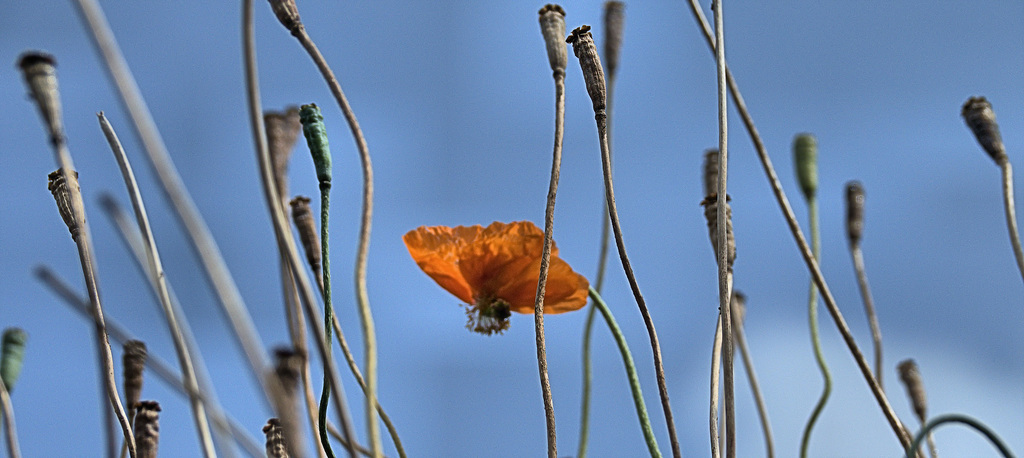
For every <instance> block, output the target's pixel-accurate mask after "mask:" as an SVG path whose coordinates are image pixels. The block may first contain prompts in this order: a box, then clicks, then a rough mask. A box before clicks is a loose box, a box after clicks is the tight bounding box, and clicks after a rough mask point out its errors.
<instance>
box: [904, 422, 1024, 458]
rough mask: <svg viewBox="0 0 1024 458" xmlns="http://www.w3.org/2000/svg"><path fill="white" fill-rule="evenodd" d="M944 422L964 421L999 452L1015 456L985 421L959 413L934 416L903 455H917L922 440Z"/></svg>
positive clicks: (1005, 455)
mask: <svg viewBox="0 0 1024 458" xmlns="http://www.w3.org/2000/svg"><path fill="white" fill-rule="evenodd" d="M944 423H963V424H965V425H967V426H970V427H971V428H974V429H975V430H977V431H978V432H979V433H981V434H982V435H984V436H985V437H986V438H987V439H988V440H989V442H992V445H994V446H995V447H996V449H997V450H999V453H1001V454H1002V455H1003V456H1004V457H1006V458H1013V456H1014V455H1013V452H1012V451H1010V447H1008V446H1007V445H1006V443H1005V442H1003V440H1002V439H1001V438H1000V437H999V435H997V434H996V433H995V431H992V429H991V428H989V427H988V426H986V425H985V424H984V423H982V422H980V421H978V420H976V419H974V418H971V417H969V416H967V415H963V414H958V413H951V414H946V415H939V416H937V417H935V418H932V419H931V420H930V421H929V422H928V424H926V425H924V426H923V427H922V428H921V430H920V431H918V432H917V435H916V436H914V441H913V442H911V444H910V445H909V446H908V447H907V453H906V455H903V456H905V457H909V456H915V455H917V453H918V449H920V448H921V441H923V440H924V439H925V437H927V436H928V435H929V434H931V431H932V430H933V429H935V428H937V427H938V426H939V425H942V424H944Z"/></svg>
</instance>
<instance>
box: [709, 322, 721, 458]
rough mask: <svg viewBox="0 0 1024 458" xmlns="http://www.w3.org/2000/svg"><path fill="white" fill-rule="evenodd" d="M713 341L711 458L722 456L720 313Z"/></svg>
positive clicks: (710, 420)
mask: <svg viewBox="0 0 1024 458" xmlns="http://www.w3.org/2000/svg"><path fill="white" fill-rule="evenodd" d="M715 323H716V324H715V340H714V343H713V344H712V345H711V409H710V413H709V417H708V424H709V426H710V431H711V458H719V457H721V456H722V445H723V444H722V443H721V442H722V435H721V434H720V433H719V432H718V404H719V386H721V373H722V313H721V312H719V313H718V319H716V320H715Z"/></svg>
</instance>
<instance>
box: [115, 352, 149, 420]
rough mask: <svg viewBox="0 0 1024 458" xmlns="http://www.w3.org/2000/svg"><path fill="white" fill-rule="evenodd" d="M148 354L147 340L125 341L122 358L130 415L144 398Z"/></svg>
mask: <svg viewBox="0 0 1024 458" xmlns="http://www.w3.org/2000/svg"><path fill="white" fill-rule="evenodd" d="M147 355H148V353H147V352H146V343H145V342H143V341H141V340H129V341H127V342H125V343H124V355H123V356H122V357H121V360H122V365H123V366H124V398H125V406H126V407H128V411H129V415H128V416H129V417H131V416H132V414H131V412H133V411H134V410H135V404H136V403H138V402H139V399H141V398H142V373H143V370H144V369H145V366H146V357H147Z"/></svg>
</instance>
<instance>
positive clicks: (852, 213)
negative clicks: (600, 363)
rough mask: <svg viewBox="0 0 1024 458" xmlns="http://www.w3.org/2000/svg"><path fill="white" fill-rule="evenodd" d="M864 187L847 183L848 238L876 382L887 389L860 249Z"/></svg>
mask: <svg viewBox="0 0 1024 458" xmlns="http://www.w3.org/2000/svg"><path fill="white" fill-rule="evenodd" d="M864 200H865V196H864V187H863V186H861V184H860V183H859V182H856V181H851V182H849V183H846V236H847V239H848V240H849V241H850V256H852V257H853V269H854V271H856V274H857V285H858V286H859V287H860V297H861V299H863V300H864V313H866V314H867V316H868V324H869V325H870V326H871V341H872V342H873V343H874V346H875V380H878V386H879V387H882V388H883V389H884V388H885V385H883V384H882V374H883V372H885V371H884V370H883V369H882V328H881V327H880V326H879V325H878V316H877V315H876V314H875V301H874V299H873V298H872V297H871V287H870V286H868V274H867V272H865V270H864V252H863V250H861V248H860V239H861V236H862V235H863V233H864Z"/></svg>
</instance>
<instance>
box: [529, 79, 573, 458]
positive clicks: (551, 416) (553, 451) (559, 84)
mask: <svg viewBox="0 0 1024 458" xmlns="http://www.w3.org/2000/svg"><path fill="white" fill-rule="evenodd" d="M564 121H565V72H564V71H562V72H557V71H556V72H555V146H554V153H553V158H552V162H551V182H550V184H549V185H548V198H547V206H546V208H545V210H544V248H543V250H542V251H541V257H540V277H539V279H538V281H537V296H536V298H535V300H534V303H533V319H534V323H535V325H536V326H535V334H536V339H537V369H538V371H539V372H540V386H541V391H542V392H543V395H544V419H545V424H546V426H547V438H548V458H557V457H558V446H557V442H556V440H555V401H554V399H553V398H552V396H551V381H550V380H548V359H547V353H546V350H545V347H544V288H545V286H546V285H547V280H548V265H549V263H550V261H551V239H552V234H553V232H554V228H555V196H556V193H557V192H558V178H559V174H560V169H561V165H562V134H563V126H564Z"/></svg>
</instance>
